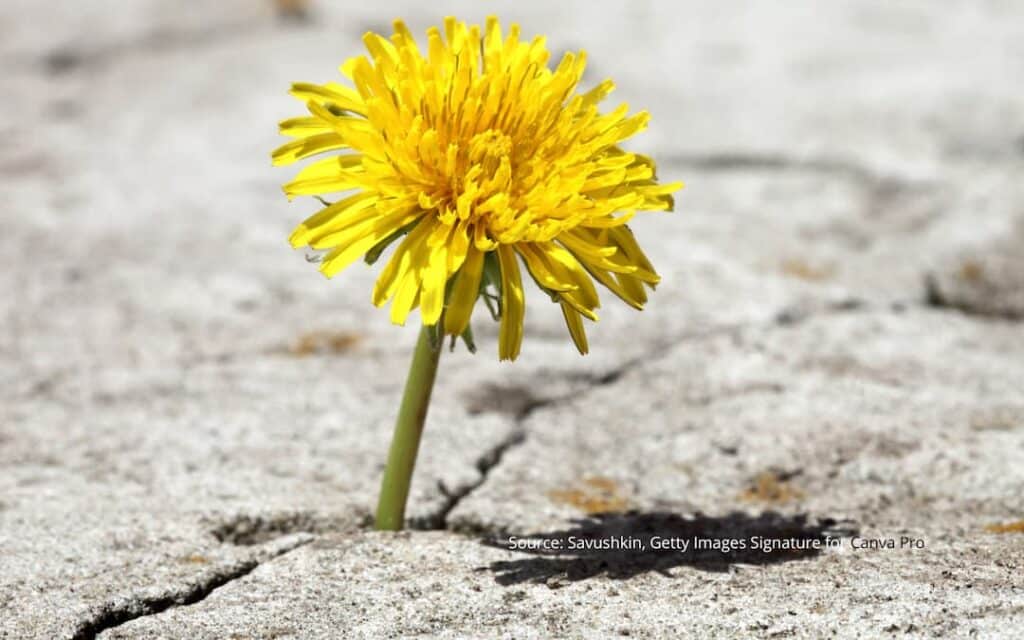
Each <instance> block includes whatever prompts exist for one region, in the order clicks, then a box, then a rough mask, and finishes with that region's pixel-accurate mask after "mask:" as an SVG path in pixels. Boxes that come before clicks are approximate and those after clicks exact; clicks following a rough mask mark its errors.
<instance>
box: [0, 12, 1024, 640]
mask: <svg viewBox="0 0 1024 640" xmlns="http://www.w3.org/2000/svg"><path fill="white" fill-rule="evenodd" d="M277 4H278V6H288V7H297V6H299V5H301V4H303V3H300V2H280V3H277ZM354 5H359V6H354ZM436 11H437V13H435V10H434V9H432V8H428V7H427V5H424V4H423V3H421V2H412V0H403V1H394V2H376V3H371V4H369V5H365V6H363V5H360V4H359V3H326V2H325V3H312V4H311V5H310V8H309V10H308V11H307V12H305V13H304V14H303V12H301V11H297V10H295V9H292V10H290V11H289V12H285V13H287V14H288V15H284V14H283V13H282V11H281V10H279V9H275V5H274V4H273V3H270V2H249V1H247V2H242V1H241V0H232V1H229V2H217V3H203V4H201V5H200V4H196V5H195V6H190V7H189V8H188V10H183V9H182V7H181V5H180V3H174V2H169V1H167V0H145V1H136V2H131V3H114V2H89V3H86V2H72V1H71V0H65V1H63V2H57V3H36V2H27V1H23V0H16V1H12V2H5V3H3V4H2V6H0V35H2V37H0V71H2V74H0V78H2V79H0V82H2V83H3V88H4V92H3V93H4V100H3V101H0V134H2V135H3V137H4V140H5V145H4V146H3V147H2V148H0V173H2V175H3V178H4V179H3V180H2V181H0V224H2V226H3V233H2V234H0V295H2V297H3V298H4V299H5V300H6V301H8V303H7V304H5V305H4V306H3V307H2V308H0V312H2V314H3V315H2V324H3V327H4V329H5V330H4V331H3V332H0V468H2V469H3V470H4V472H3V473H2V474H0V549H2V550H3V553H2V555H0V638H12V639H15V638H17V639H20V638H91V637H95V636H99V637H102V638H147V637H160V638H223V637H237V638H270V637H297V638H302V637H337V636H338V635H339V633H342V631H339V630H345V634H346V635H351V636H353V637H367V638H376V637H384V636H387V635H391V636H393V637H408V636H423V637H466V636H485V637H516V638H530V637H552V636H557V637H593V638H604V637H609V636H614V635H616V634H618V635H623V636H625V635H630V636H634V637H666V638H675V637H685V636H687V635H690V636H693V637H709V636H717V637H726V638H733V637H744V636H750V637H809V638H814V637H821V636H825V635H835V636H838V637H875V636H878V635H881V634H883V633H891V634H897V635H899V634H903V635H908V636H938V635H945V636H951V637H963V636H975V637H993V638H997V637H1007V636H1009V635H1012V633H1014V631H1013V630H1015V629H1019V628H1020V627H1021V626H1022V625H1024V592H1022V586H1021V580H1020V575H1021V572H1022V569H1024V551H1022V547H1021V544H1022V543H1021V540H1022V538H1021V534H1020V532H1019V531H1020V530H1021V529H1024V524H1021V522H1022V520H1021V519H1022V518H1024V502H1022V496H1024V471H1022V470H1021V469H1022V468H1024V465H1022V464H1021V460H1022V459H1024V392H1022V389H1024V358H1022V355H1024V340H1022V338H1024V327H1022V326H1021V324H1020V319H1021V317H1022V315H1024V298H1022V295H1024V293H1022V292H1024V259H1022V253H1021V247H1022V246H1024V182H1022V181H1021V180H1020V176H1021V175H1022V170H1024V145H1022V141H1024V96H1022V95H1021V93H1020V91H1019V86H1018V84H1017V83H1014V82H1012V79H1013V78H1020V77H1024V16H1022V15H1021V13H1022V11H1021V8H1020V7H1019V6H1017V5H1015V4H1013V3H1000V2H985V3H960V4H944V5H943V6H942V7H939V6H937V5H936V4H935V3H929V2H919V3H899V4H893V3H886V2H866V1H854V0H843V1H842V2H832V3H827V4H825V5H815V6H814V7H813V9H812V8H810V7H799V6H797V5H796V4H793V5H792V6H782V5H779V4H777V3H775V4H751V3H732V4H731V3H724V4H723V3H695V2H693V3H678V2H671V3H669V2H653V1H649V2H631V3H620V4H619V5H618V6H613V5H612V3H606V4H602V5H601V7H600V9H597V8H595V3H593V2H584V1H583V0H579V1H575V2H560V3H549V2H516V3H510V2H509V3H505V2H502V3H488V4H487V5H482V4H481V3H470V2H468V1H464V2H454V3H449V4H446V5H445V8H444V11H447V12H450V13H454V14H457V15H459V16H464V17H467V18H469V19H475V20H479V19H481V18H482V17H483V16H484V15H485V14H486V13H489V12H496V13H498V14H500V15H501V16H502V17H503V18H504V19H505V20H512V19H515V20H518V21H520V22H521V23H522V24H523V27H524V31H525V32H528V33H534V32H547V34H548V36H549V43H550V45H551V47H552V49H553V50H554V51H556V52H557V51H560V50H563V49H573V48H578V47H585V48H586V49H588V51H589V52H590V54H591V55H590V60H591V67H590V70H589V71H588V74H587V77H586V81H587V82H588V83H589V82H595V81H597V80H600V79H601V78H603V77H606V76H610V77H613V78H615V80H616V81H617V84H618V85H619V91H618V93H617V94H615V97H616V98H618V99H621V100H625V101H628V102H629V103H630V104H632V105H637V106H643V107H645V108H648V109H649V110H650V111H651V112H652V115H653V123H652V127H651V129H650V131H649V132H648V133H647V134H646V135H644V136H641V137H640V138H638V139H637V140H636V141H635V144H633V145H632V147H633V148H635V149H641V150H645V151H648V152H650V153H653V154H654V155H655V156H657V157H658V158H659V160H660V166H659V169H660V173H661V174H662V176H663V177H665V178H667V179H683V180H685V181H686V182H687V188H686V190H685V191H684V192H683V193H682V194H680V196H679V198H678V203H679V207H678V209H679V210H678V212H677V213H675V214H654V215H649V216H647V217H646V218H643V217H642V218H641V219H640V220H639V221H637V223H636V225H634V229H635V230H636V232H637V234H638V235H639V236H640V238H641V241H642V243H643V244H644V246H645V247H646V248H647V249H648V251H649V253H650V255H651V257H652V260H653V261H654V262H655V264H656V265H658V267H659V270H660V271H661V273H662V275H663V278H664V280H663V284H662V285H661V286H660V287H659V290H658V292H657V293H656V294H655V295H654V296H653V298H652V302H651V304H650V305H649V307H648V310H647V311H645V312H644V313H643V314H639V315H638V314H637V313H636V312H634V311H632V310H630V309H628V308H625V307H624V306H623V305H616V304H614V303H613V302H609V304H608V305H607V306H606V307H605V308H604V309H602V320H601V323H600V324H598V325H596V326H594V327H593V328H592V329H591V331H590V336H591V346H592V351H593V353H592V354H591V355H590V356H588V357H587V358H579V357H577V356H576V355H575V354H574V351H573V349H572V346H571V344H570V343H569V341H568V340H567V338H566V336H565V330H564V328H563V327H562V326H561V320H560V314H559V313H558V312H557V310H556V309H555V308H554V307H553V306H552V305H549V304H545V301H544V300H543V298H542V296H540V295H533V296H532V297H531V299H530V304H529V307H528V308H529V312H528V318H527V321H528V327H527V341H526V344H525V346H524V349H523V355H522V358H521V359H520V360H519V361H518V362H516V363H515V364H514V365H507V364H504V365H500V364H498V363H497V362H495V358H494V355H495V341H496V330H495V327H494V325H493V324H492V323H490V322H489V321H488V320H486V319H485V318H484V317H483V314H481V316H480V317H478V319H477V323H476V332H477V336H478V342H479V344H480V348H481V352H480V353H479V354H478V355H476V356H470V355H468V354H465V353H461V352H456V353H455V354H452V355H446V356H445V360H444V363H443V372H442V375H441V378H440V380H439V385H438V389H437V393H436V399H435V402H434V405H433V407H432V409H431V419H430V425H429V428H428V431H429V433H428V435H427V437H426V439H425V441H424V448H423V451H422V455H421V458H420V462H419V468H418V473H417V477H416V482H415V485H414V488H413V494H414V495H413V497H412V502H411V513H410V515H411V517H412V520H411V523H412V524H413V525H415V526H418V527H421V528H441V529H444V530H443V531H434V532H424V531H416V532H410V533H407V534H402V535H397V536H390V535H382V534H375V533H372V532H369V531H367V530H366V527H365V525H366V523H367V521H368V518H369V514H370V511H371V509H372V506H373V503H374V500H375V498H376V489H377V483H378V481H379V472H380V465H381V462H382V460H383V456H384V452H385V450H386V447H387V443H388V439H389V437H390V428H391V420H392V418H393V413H394V403H395V400H396V398H397V395H398V393H399V392H400V387H401V382H402V379H403V375H404V371H405V366H406V361H407V358H408V354H409V350H410V347H411V344H412V340H413V339H414V335H413V334H414V331H413V330H412V328H411V327H409V328H407V329H405V330H400V329H397V328H394V327H391V326H389V324H388V323H387V319H386V314H383V313H377V312H374V311H373V309H372V308H371V306H370V305H369V303H368V300H367V299H368V297H369V294H368V291H369V287H370V285H371V283H372V280H373V274H374V271H373V270H371V269H364V268H359V267H356V268H353V269H352V270H350V271H349V272H346V273H345V274H344V276H343V277H341V278H339V279H338V280H336V281H334V282H327V281H325V280H323V279H322V278H320V277H319V276H317V275H316V274H315V273H314V270H313V269H312V267H311V266H310V265H308V264H306V262H305V260H303V259H302V257H301V254H298V253H295V254H289V253H288V251H287V249H286V247H285V244H284V238H285V237H286V234H287V233H288V231H289V230H290V228H291V226H292V225H293V224H294V223H295V222H296V221H297V220H299V219H301V218H302V217H303V216H304V215H306V214H307V213H308V212H309V211H310V210H311V209H312V205H311V204H310V203H306V202H296V203H294V204H292V205H288V204H287V203H286V202H285V201H284V199H283V198H282V197H281V196H280V192H279V184H280V183H281V182H282V181H283V180H285V179H286V178H287V176H288V175H290V172H289V171H288V170H280V169H273V168H271V167H270V166H269V160H268V159H267V154H268V152H269V150H270V149H272V148H273V147H274V146H275V144H277V142H278V140H277V138H276V136H275V133H274V123H275V122H276V121H277V120H279V119H281V118H283V117H287V116H290V115H294V114H295V113H297V112H298V111H297V110H298V109H299V108H300V107H299V105H298V103H296V102H294V100H292V99H290V98H288V97H287V96H286V95H285V93H284V90H285V88H286V87H287V85H288V83H289V82H290V81H292V80H298V79H305V80H313V81H322V80H326V79H330V78H331V77H332V76H333V73H334V68H335V67H336V65H337V63H338V62H339V61H340V60H341V59H342V58H343V57H345V56H347V55H350V54H352V53H355V52H357V51H360V50H361V45H360V43H359V37H360V35H361V33H362V32H363V31H365V30H366V29H370V28H374V29H386V28H387V24H388V22H389V21H390V20H391V18H393V17H395V16H399V15H400V16H404V17H406V18H407V19H408V21H409V22H410V24H411V26H412V27H413V28H414V30H416V31H418V32H421V31H422V29H423V28H425V27H426V26H428V25H429V24H434V23H436V22H437V20H438V19H439V18H440V17H441V15H443V14H442V13H441V10H436ZM303 16H304V17H303ZM629 510H632V511H629ZM603 512H610V513H612V514H613V515H607V513H605V515H601V514H602V513H603ZM581 518H583V519H584V520H582V521H580V519H581ZM509 534H514V535H521V534H538V535H543V536H545V537H546V538H549V539H560V540H567V539H568V537H569V536H589V537H597V538H600V539H610V538H611V537H612V536H615V535H626V534H629V535H633V536H636V537H638V538H639V539H643V540H646V541H647V542H648V544H649V543H650V539H651V536H655V535H661V536H679V537H682V538H690V537H693V536H697V537H703V538H728V537H734V538H749V537H750V536H754V535H757V536H763V537H767V538H770V539H779V540H783V539H790V538H798V539H818V538H820V537H821V536H826V535H828V536H839V537H841V538H842V540H843V545H842V547H841V548H840V549H839V550H826V551H824V552H822V553H804V554H801V553H795V554H787V553H778V552H776V553H771V554H762V553H757V552H751V551H741V552H738V553H734V554H731V555H721V554H719V553H718V552H703V553H636V552H623V553H610V552H591V553H582V554H567V555H559V556H550V555H544V554H537V553H523V552H510V551H508V550H507V549H504V548H503V547H504V546H506V545H504V544H503V542H502V541H501V540H500V538H501V536H503V535H509ZM855 534H856V535H857V536H859V537H862V538H888V537H893V538H896V539H897V540H898V539H899V538H900V537H901V536H908V537H913V538H918V539H921V540H923V541H924V544H925V548H924V549H902V550H901V549H896V550H872V549H861V550H854V549H852V548H851V542H852V536H854V535H855Z"/></svg>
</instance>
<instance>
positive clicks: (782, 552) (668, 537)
mask: <svg viewBox="0 0 1024 640" xmlns="http://www.w3.org/2000/svg"><path fill="white" fill-rule="evenodd" d="M574 525H575V526H573V527H572V528H568V529H564V530H561V531H552V532H549V533H541V534H535V535H531V536H516V535H508V536H502V537H500V538H490V539H486V540H484V541H483V544H484V545H486V546H490V547H495V548H499V549H506V550H513V551H515V552H519V553H526V554H529V557H525V558H520V559H516V560H508V561H502V562H495V563H493V564H491V565H490V566H489V567H487V568H486V569H482V570H489V571H492V572H493V573H494V574H495V580H496V582H498V584H501V585H513V584H519V583H523V582H546V581H549V580H552V579H554V580H559V579H561V580H568V581H571V582H572V581H578V580H586V579H588V578H594V577H599V576H606V577H608V578H613V579H618V580H627V579H629V578H633V577H635V576H638V575H640V574H643V573H647V572H650V571H657V572H658V573H661V574H663V575H666V576H667V575H669V573H668V571H669V569H673V568H675V567H693V568H695V569H699V570H702V571H726V570H728V568H729V567H730V566H731V565H735V564H746V565H769V564H777V563H781V562H790V561H793V560H806V559H811V558H814V557H817V556H818V555H820V554H821V553H822V551H824V550H825V549H826V548H827V547H828V544H829V543H831V544H833V545H836V544H838V543H839V539H841V538H843V537H849V536H852V535H856V533H857V529H856V527H855V526H854V525H853V524H852V523H850V522H838V521H836V520H834V519H831V518H824V519H818V520H810V519H809V518H808V517H807V516H806V515H796V516H787V515H782V514H779V513H776V512H772V511H767V512H764V513H762V514H760V515H756V516H752V515H749V514H745V513H739V512H736V513H730V514H728V515H724V516H716V517H711V516H705V515H702V514H694V515H691V516H682V515H679V514H675V513H669V512H628V513H615V514H602V515H597V516H593V517H590V518H586V519H581V520H576V521H574Z"/></svg>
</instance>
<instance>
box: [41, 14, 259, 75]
mask: <svg viewBox="0 0 1024 640" xmlns="http://www.w3.org/2000/svg"><path fill="white" fill-rule="evenodd" d="M263 26H265V25H264V23H262V22H258V21H254V20H248V21H244V22H243V21H235V22H225V23H219V24H213V25H208V26H206V27H203V28H198V29H181V30H155V31H151V32H149V33H145V34H142V35H141V36H139V37H137V38H134V39H130V40H122V41H120V42H113V43H110V44H108V45H107V46H104V47H101V48H94V49H79V48H75V47H73V46H71V45H63V46H58V47H57V48H55V49H53V50H51V51H50V52H49V53H46V54H44V55H43V56H42V59H41V61H40V62H41V63H42V68H43V70H44V71H45V72H46V73H48V74H49V75H52V76H63V75H67V74H70V73H73V72H76V71H80V70H82V69H85V68H88V67H96V66H102V65H104V64H107V63H109V62H111V61H118V60H129V59H133V55H131V54H135V53H137V52H140V51H141V52H145V53H147V54H155V55H160V54H162V53H166V52H171V51H177V50H179V49H186V48H187V49H195V48H197V47H206V46H211V45H215V44H221V43H227V42H231V41H232V40H234V39H236V38H238V37H240V36H241V37H256V36H259V35H262V34H264V33H265V32H266V30H265V29H263V28H262V27H263Z"/></svg>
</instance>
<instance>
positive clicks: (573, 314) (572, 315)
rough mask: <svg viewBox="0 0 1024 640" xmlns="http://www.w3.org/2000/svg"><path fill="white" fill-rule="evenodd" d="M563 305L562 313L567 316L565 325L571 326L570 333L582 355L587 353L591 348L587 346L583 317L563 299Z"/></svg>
mask: <svg viewBox="0 0 1024 640" xmlns="http://www.w3.org/2000/svg"><path fill="white" fill-rule="evenodd" d="M561 305H562V315H563V316H564V317H565V326H566V327H568V328H569V335H570V336H572V341H573V343H575V344H576V349H577V350H579V352H580V354H581V355H587V352H588V351H590V348H589V347H588V346H587V331H586V329H584V328H583V318H582V317H581V316H580V314H579V312H577V311H576V310H575V309H573V308H572V306H571V305H570V304H569V303H567V302H565V301H562V302H561Z"/></svg>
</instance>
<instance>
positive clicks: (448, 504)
mask: <svg viewBox="0 0 1024 640" xmlns="http://www.w3.org/2000/svg"><path fill="white" fill-rule="evenodd" d="M733 330H735V327H727V328H719V329H716V330H712V331H709V332H702V333H700V334H688V335H686V336H684V337H683V338H681V339H680V340H676V341H675V342H680V341H683V340H686V339H691V338H695V337H705V336H707V335H711V334H715V333H719V332H721V331H733ZM665 350H666V345H665V344H661V343H659V344H657V345H656V346H655V347H652V348H651V349H650V350H648V351H645V352H644V353H643V354H641V355H638V356H634V357H633V358H630V359H628V360H626V361H625V362H624V363H623V364H621V365H620V366H618V367H615V368H614V369H611V370H609V371H607V372H605V373H602V374H599V375H593V374H586V375H583V376H580V378H581V379H583V380H585V381H587V382H588V386H587V387H586V388H584V389H582V390H577V391H573V392H570V393H566V394H563V395H559V396H553V397H548V398H532V399H530V400H529V401H528V402H527V403H526V404H525V405H524V406H522V407H521V408H520V409H519V410H518V411H517V412H516V414H515V417H514V421H515V425H516V428H515V430H514V431H513V432H512V433H511V434H509V435H508V436H507V437H505V438H504V439H502V440H501V442H499V443H498V444H497V445H495V446H494V447H491V448H490V449H489V450H487V451H486V452H485V453H484V454H483V455H482V456H480V458H478V459H477V461H476V468H477V471H479V473H480V477H479V479H477V480H476V481H475V482H472V483H470V484H467V485H465V486H463V487H459V488H458V489H457V490H455V491H450V490H449V489H448V488H447V487H445V486H444V485H443V484H442V485H440V486H439V489H440V491H441V493H442V494H443V495H444V497H445V501H444V503H443V504H442V505H441V508H440V509H438V510H437V512H435V513H433V514H430V515H428V516H426V517H425V518H423V519H421V520H418V521H413V522H412V523H410V524H411V526H410V528H413V529H420V530H453V529H450V527H449V525H448V516H449V514H451V512H452V511H453V510H454V509H455V507H457V506H458V505H459V503H460V502H462V501H463V500H465V499H466V498H467V497H469V496H470V495H471V494H472V493H473V492H474V491H476V490H477V489H479V488H480V487H482V486H483V485H484V484H485V483H486V482H487V479H488V478H489V477H490V474H491V472H492V471H494V469H495V468H496V467H497V466H498V465H499V464H501V461H502V459H503V458H504V456H505V454H506V453H508V452H509V451H510V450H511V449H514V448H516V447H518V446H521V445H522V444H523V443H525V442H526V440H527V438H528V432H527V430H526V429H524V428H523V423H525V422H526V420H527V419H528V418H529V417H530V416H531V415H532V414H533V413H534V412H535V411H538V410H539V409H543V408H545V407H549V406H553V405H556V404H558V403H561V402H565V401H567V400H571V399H574V398H579V397H581V396H585V395H587V394H589V393H591V392H593V391H594V390H595V389H598V388H600V387H605V386H608V385H611V384H615V383H616V382H617V381H618V380H620V379H621V378H622V377H623V376H624V375H626V373H628V372H629V371H630V370H631V369H633V368H636V367H638V366H640V365H641V364H643V363H644V362H648V361H651V360H654V359H656V358H657V357H659V354H664V352H665ZM453 531H454V530H453Z"/></svg>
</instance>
